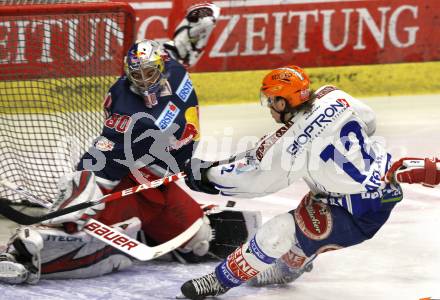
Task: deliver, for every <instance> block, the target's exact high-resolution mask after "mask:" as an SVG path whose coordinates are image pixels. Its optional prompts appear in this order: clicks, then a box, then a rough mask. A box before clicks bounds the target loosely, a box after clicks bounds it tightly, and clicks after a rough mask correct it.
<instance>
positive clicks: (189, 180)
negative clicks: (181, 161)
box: [184, 158, 220, 195]
mask: <svg viewBox="0 0 440 300" xmlns="http://www.w3.org/2000/svg"><path fill="white" fill-rule="evenodd" d="M214 164H215V163H213V162H208V161H204V160H201V159H198V158H192V159H191V160H188V161H187V162H186V163H185V166H184V172H185V174H186V177H185V183H186V185H187V186H188V187H189V188H190V189H192V190H193V191H196V192H202V193H207V194H211V195H217V194H218V193H220V191H219V190H217V189H216V188H215V186H214V184H212V183H211V182H210V181H209V180H208V177H207V176H206V175H207V174H206V173H207V172H208V170H209V168H211V167H213V166H214Z"/></svg>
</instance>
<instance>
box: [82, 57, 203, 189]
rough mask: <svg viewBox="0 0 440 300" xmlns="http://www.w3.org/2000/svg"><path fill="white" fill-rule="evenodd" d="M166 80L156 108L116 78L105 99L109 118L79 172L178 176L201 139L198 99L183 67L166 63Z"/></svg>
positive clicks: (106, 176) (125, 81)
mask: <svg viewBox="0 0 440 300" xmlns="http://www.w3.org/2000/svg"><path fill="white" fill-rule="evenodd" d="M165 77H166V82H165V83H164V85H163V87H162V89H161V91H160V95H157V96H158V99H157V101H158V104H157V105H155V106H153V107H152V108H148V107H147V106H146V105H145V103H144V100H143V97H142V96H140V95H139V94H137V93H136V92H135V91H134V90H132V88H131V87H130V82H129V80H128V79H127V78H126V77H125V76H122V77H120V78H119V79H118V80H117V82H116V83H115V84H114V85H113V86H112V87H111V88H110V90H109V93H108V96H107V98H106V100H105V104H104V106H105V109H106V113H107V118H106V120H105V122H104V126H103V130H102V133H101V136H99V137H98V138H97V139H96V141H95V142H94V145H93V147H92V148H90V149H89V151H88V152H87V153H86V154H85V155H84V156H83V158H82V159H81V161H80V163H79V165H78V169H91V170H93V171H94V172H95V174H96V175H97V176H98V177H100V178H104V179H107V180H110V181H115V180H120V179H121V178H122V177H124V176H125V175H127V174H128V173H129V172H130V169H131V168H135V169H139V168H141V167H144V166H153V167H154V168H155V169H156V170H157V169H160V170H167V169H170V171H171V172H179V170H180V169H181V167H182V166H183V163H184V162H185V161H186V160H187V159H189V158H191V156H192V154H193V151H194V150H195V149H194V146H195V142H196V141H198V140H199V135H200V129H199V118H198V100H197V96H196V93H195V91H194V88H193V85H192V82H191V79H190V77H189V74H188V73H187V71H186V70H185V68H184V67H183V66H182V65H181V64H179V63H177V62H176V61H174V60H171V59H170V60H167V61H165Z"/></svg>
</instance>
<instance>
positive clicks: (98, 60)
mask: <svg viewBox="0 0 440 300" xmlns="http://www.w3.org/2000/svg"><path fill="white" fill-rule="evenodd" d="M58 1H60V2H62V3H56V1H53V0H52V1H46V2H49V3H47V4H41V3H43V2H44V1H40V0H38V1H36V0H33V2H36V3H38V4H33V3H32V1H17V2H26V4H25V5H0V177H4V178H7V179H8V180H9V181H12V182H14V183H15V184H17V185H21V186H24V187H26V189H28V190H30V191H31V192H33V193H34V194H36V195H37V196H38V197H40V198H43V199H46V200H52V199H54V197H55V196H56V194H57V190H58V189H57V186H56V183H57V182H58V179H59V177H61V176H62V175H63V174H65V173H68V172H71V171H73V170H74V168H75V166H76V164H77V163H78V161H79V159H80V157H81V156H82V154H83V153H84V152H85V151H86V150H87V149H88V148H89V147H90V146H91V145H92V142H93V140H94V138H96V137H97V136H98V135H99V134H100V132H101V129H102V124H103V120H104V114H103V109H102V104H103V100H104V98H105V96H106V94H107V91H108V89H109V88H110V86H111V85H112V83H113V82H114V81H115V80H116V78H117V77H118V76H120V75H121V74H122V72H123V57H124V55H125V53H126V51H127V50H128V48H129V46H130V45H131V43H132V42H133V41H134V23H135V15H134V11H133V9H132V8H131V7H130V6H129V4H128V3H118V2H103V1H99V2H82V1H75V0H70V1H71V2H72V3H67V1H62V0H58ZM0 197H5V198H8V199H12V200H14V201H19V200H20V196H19V195H17V194H14V193H13V192H11V191H8V190H6V189H5V188H3V187H0Z"/></svg>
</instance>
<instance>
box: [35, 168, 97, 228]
mask: <svg viewBox="0 0 440 300" xmlns="http://www.w3.org/2000/svg"><path fill="white" fill-rule="evenodd" d="M58 189H59V196H58V200H57V201H56V202H55V204H54V206H53V207H52V208H51V211H56V210H59V209H63V208H67V207H69V206H73V205H76V204H80V203H83V202H90V201H93V200H96V199H99V198H101V197H102V196H103V194H102V192H101V189H100V187H99V186H98V184H97V183H96V177H95V174H94V173H93V172H91V171H87V170H84V171H77V172H74V173H72V174H68V175H66V176H63V177H61V178H60V180H59V182H58ZM104 208H105V203H101V204H98V205H95V206H92V207H89V208H86V209H82V210H78V211H75V212H72V213H70V214H66V215H63V216H60V217H57V218H54V219H51V220H48V221H45V222H43V223H44V224H45V225H60V224H63V226H64V229H65V230H66V231H67V232H69V233H73V232H76V231H80V230H81V229H82V228H83V227H84V225H85V224H86V223H87V221H88V220H89V219H90V218H91V217H93V216H94V215H96V214H97V213H98V212H100V211H101V210H103V209H104Z"/></svg>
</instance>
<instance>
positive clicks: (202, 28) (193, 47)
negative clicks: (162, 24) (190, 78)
mask: <svg viewBox="0 0 440 300" xmlns="http://www.w3.org/2000/svg"><path fill="white" fill-rule="evenodd" d="M219 16H220V8H219V7H218V6H217V5H215V4H213V3H199V4H195V5H193V6H191V7H189V8H188V10H187V13H186V17H185V18H184V19H183V20H182V22H180V24H179V25H178V26H177V28H176V30H175V31H174V36H173V40H172V41H169V42H166V43H164V45H163V46H164V48H165V49H167V50H168V52H169V53H170V54H171V56H172V57H173V58H174V59H176V60H178V61H179V62H180V63H182V64H183V65H185V66H187V67H191V66H193V65H195V64H196V63H197V61H198V60H199V59H200V57H201V56H202V53H203V50H204V48H205V46H206V44H207V43H208V40H209V37H210V35H211V33H212V30H213V29H214V27H215V23H216V21H217V19H218V17H219Z"/></svg>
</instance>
